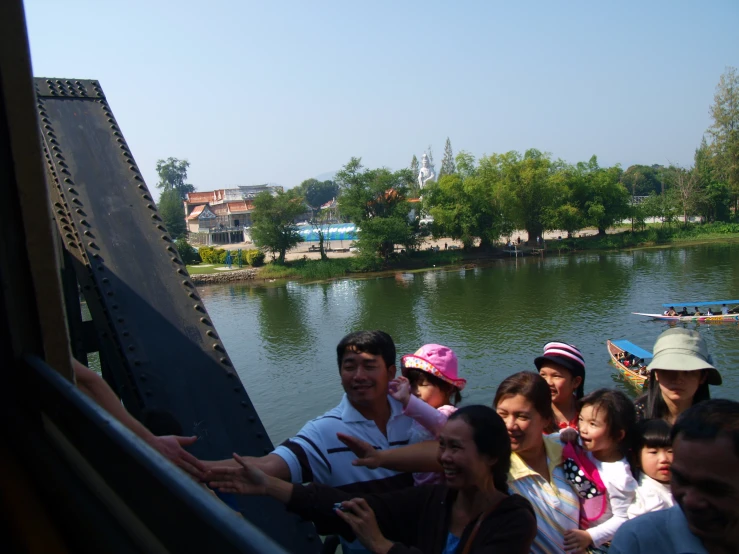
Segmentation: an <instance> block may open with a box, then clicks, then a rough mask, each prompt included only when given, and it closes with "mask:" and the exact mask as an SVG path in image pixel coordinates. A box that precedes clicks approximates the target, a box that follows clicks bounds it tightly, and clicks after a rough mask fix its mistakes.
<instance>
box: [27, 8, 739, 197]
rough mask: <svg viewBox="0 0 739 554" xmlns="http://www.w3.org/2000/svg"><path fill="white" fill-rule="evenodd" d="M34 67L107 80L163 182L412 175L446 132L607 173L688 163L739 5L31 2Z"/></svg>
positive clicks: (139, 150) (211, 185) (457, 146)
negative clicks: (162, 167) (163, 169)
mask: <svg viewBox="0 0 739 554" xmlns="http://www.w3.org/2000/svg"><path fill="white" fill-rule="evenodd" d="M25 9H26V19H27V24H28V31H29V41H30V45H31V57H32V63H33V70H34V75H35V76H37V77H56V78H60V77H61V78H75V79H80V78H84V79H97V80H98V81H99V82H100V83H101V85H102V88H103V90H104V92H105V94H106V97H107V99H108V102H109V104H110V105H111V107H112V109H113V113H114V114H115V116H116V119H117V120H118V123H119V125H120V127H121V129H122V131H123V134H124V136H125V137H126V140H127V142H128V144H129V146H130V148H131V150H132V152H133V154H134V157H135V159H136V162H137V163H138V165H139V167H140V169H141V171H142V173H143V174H144V178H145V179H146V181H147V183H148V184H149V186H150V187H152V188H153V186H154V185H155V184H156V182H157V181H158V179H157V175H156V170H155V166H156V161H157V160H158V159H160V158H169V157H175V158H179V159H187V160H188V161H189V162H190V169H189V178H188V181H189V182H190V183H192V184H193V185H195V187H196V188H197V190H212V189H215V188H224V187H229V186H236V185H253V184H261V183H265V182H269V183H278V184H281V185H284V186H285V187H292V186H295V185H297V184H299V183H300V182H301V181H303V180H305V179H308V178H311V177H316V176H320V175H324V174H326V173H328V172H333V171H336V170H338V169H340V168H341V167H342V166H343V165H344V164H346V163H347V162H348V161H349V159H350V158H351V157H352V156H357V157H361V158H362V162H363V164H364V165H365V166H366V167H370V168H374V167H381V166H384V167H388V168H390V169H400V168H402V167H407V166H409V165H410V161H411V158H412V157H413V155H414V154H415V155H416V156H418V158H419V159H420V157H421V155H422V153H423V152H424V151H425V150H426V149H427V148H428V147H429V146H431V148H432V150H433V155H434V160H435V165H436V168H437V171H438V169H439V167H440V164H441V158H442V155H443V150H444V143H445V141H446V139H447V137H449V139H450V140H451V144H452V148H453V149H454V152H455V154H456V153H457V152H458V151H459V150H466V151H468V152H470V153H472V154H473V155H475V156H476V157H478V158H479V157H480V156H483V155H487V154H492V153H496V152H506V151H509V150H517V151H520V152H523V151H525V150H527V149H529V148H538V149H539V150H542V151H545V152H550V153H551V154H552V156H553V157H555V158H562V159H564V160H566V161H568V162H572V163H575V162H577V161H582V160H587V159H589V158H590V157H591V156H592V155H593V154H595V155H597V156H598V160H599V162H600V164H601V165H602V166H610V165H614V164H621V166H622V167H623V168H624V169H625V168H627V167H629V166H630V165H633V164H654V163H656V164H664V165H667V164H669V163H674V164H680V165H690V164H691V163H692V159H693V154H694V151H695V148H696V147H697V146H698V145H699V143H700V141H701V138H702V136H703V133H704V132H705V130H706V129H707V128H708V126H709V125H710V123H711V118H710V114H709V107H710V105H711V103H712V102H713V95H714V92H715V87H716V84H717V83H718V80H719V77H720V76H721V74H722V73H723V72H724V70H725V69H726V67H727V66H734V67H737V66H739V32H737V28H739V2H737V1H736V0H726V1H721V0H715V1H710V2H697V1H690V2H684V1H677V0H672V1H656V0H655V1H649V2H643V1H639V2H632V1H620V2H593V1H592V0H591V1H574V0H573V1H568V0H559V1H551V0H550V1H534V0H530V1H526V2H512V1H510V0H509V1H505V2H498V1H493V0H490V1H476V2H473V1H464V0H459V1H456V2H452V1H445V2H441V1H439V2H437V1H432V0H429V1H426V2H417V1H411V0H390V1H385V0H372V1H346V0H343V1H322V0H310V1H309V0H304V1H282V0H263V1H260V2H253V1H247V0H207V1H204V0H196V1H193V0H177V1H174V0H171V1H163V0H147V1H141V0H127V1H125V2H113V1H100V0H64V1H59V0H25Z"/></svg>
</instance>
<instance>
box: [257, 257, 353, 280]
mask: <svg viewBox="0 0 739 554" xmlns="http://www.w3.org/2000/svg"><path fill="white" fill-rule="evenodd" d="M353 261H354V259H353V258H337V259H333V260H328V261H322V260H298V261H294V262H288V263H286V264H284V265H279V264H273V263H270V264H267V265H266V266H264V267H263V268H262V269H261V270H260V271H259V277H261V278H264V279H306V280H309V281H322V280H326V279H335V278H336V277H343V276H344V275H346V274H347V273H349V272H350V271H352V262H353Z"/></svg>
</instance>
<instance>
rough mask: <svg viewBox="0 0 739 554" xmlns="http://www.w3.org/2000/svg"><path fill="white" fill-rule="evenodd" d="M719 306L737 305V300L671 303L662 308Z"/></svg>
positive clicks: (738, 301)
mask: <svg viewBox="0 0 739 554" xmlns="http://www.w3.org/2000/svg"><path fill="white" fill-rule="evenodd" d="M721 304H727V305H728V304H739V300H710V301H708V302H673V303H672V304H662V307H663V308H682V307H683V306H685V307H686V308H692V307H693V306H695V307H698V306H720V305H721Z"/></svg>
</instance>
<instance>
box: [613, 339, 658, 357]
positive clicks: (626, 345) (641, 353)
mask: <svg viewBox="0 0 739 554" xmlns="http://www.w3.org/2000/svg"><path fill="white" fill-rule="evenodd" d="M611 344H613V345H615V346H618V347H619V348H620V349H621V350H626V352H628V353H629V354H633V355H634V356H636V357H637V358H644V359H645V360H651V359H652V357H653V356H652V353H651V352H648V351H647V350H644V349H643V348H642V347H641V346H637V345H635V344H634V343H633V342H629V341H627V340H612V341H611Z"/></svg>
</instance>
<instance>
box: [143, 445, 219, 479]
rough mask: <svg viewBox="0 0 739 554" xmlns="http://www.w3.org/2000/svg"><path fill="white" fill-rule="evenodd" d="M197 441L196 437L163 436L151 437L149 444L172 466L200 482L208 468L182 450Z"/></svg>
mask: <svg viewBox="0 0 739 554" xmlns="http://www.w3.org/2000/svg"><path fill="white" fill-rule="evenodd" d="M197 440H198V438H197V437H178V436H176V435H165V436H163V437H153V438H152V439H151V441H149V444H151V446H152V447H153V448H154V449H155V450H157V451H158V452H159V453H160V454H161V455H162V456H164V457H165V458H168V459H169V460H170V461H171V462H172V463H173V464H174V465H176V466H177V467H179V468H180V469H182V470H184V471H186V472H187V473H189V474H190V475H192V476H193V477H195V478H196V479H198V480H201V479H202V478H203V475H204V474H205V472H206V471H207V469H208V468H207V467H206V466H205V464H203V462H201V461H200V460H198V459H197V458H196V457H195V456H193V455H192V454H190V453H189V452H188V451H187V450H185V449H184V448H182V447H183V446H190V445H191V444H193V443H194V442H195V441H197Z"/></svg>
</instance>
